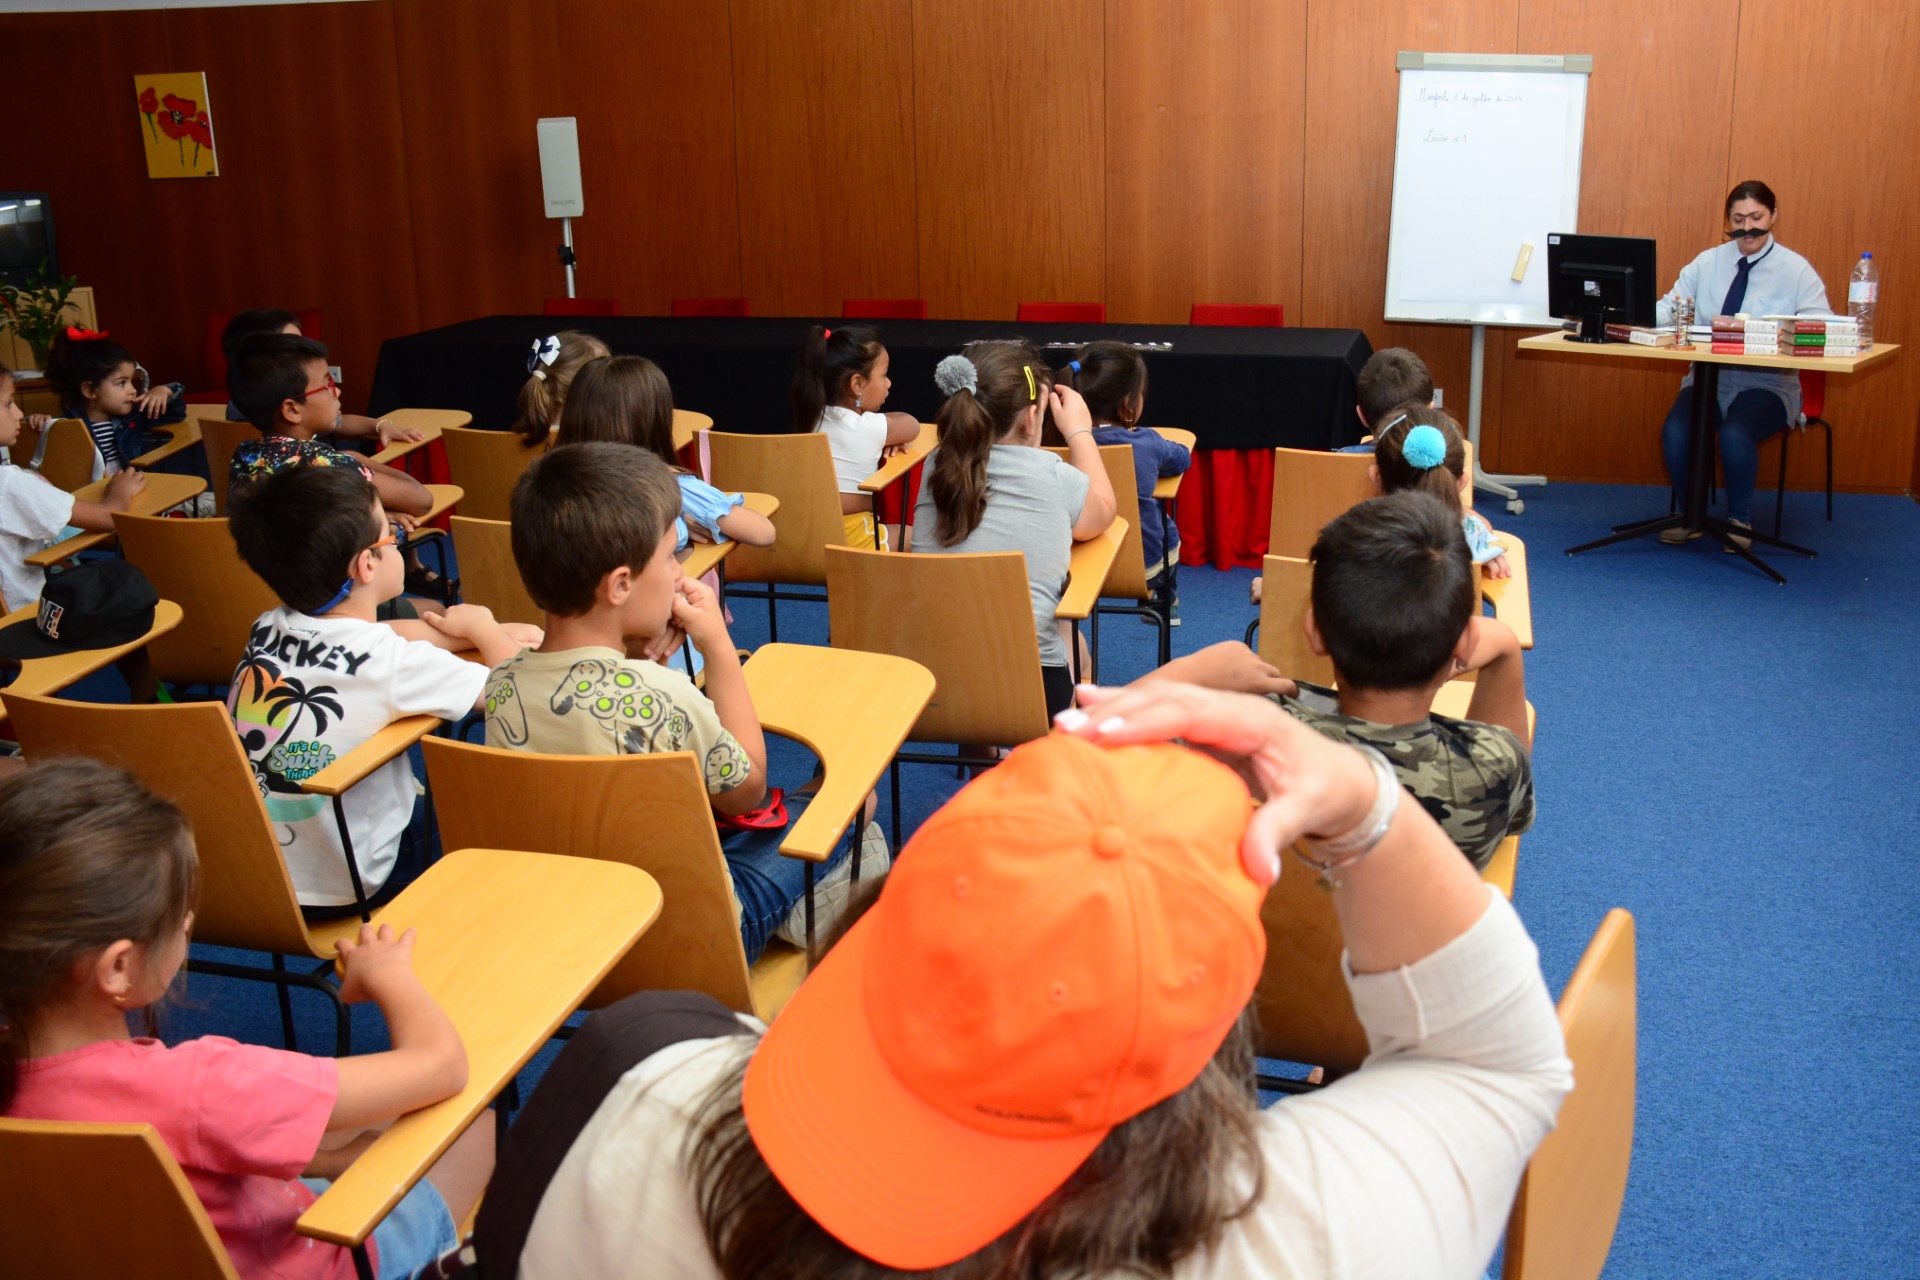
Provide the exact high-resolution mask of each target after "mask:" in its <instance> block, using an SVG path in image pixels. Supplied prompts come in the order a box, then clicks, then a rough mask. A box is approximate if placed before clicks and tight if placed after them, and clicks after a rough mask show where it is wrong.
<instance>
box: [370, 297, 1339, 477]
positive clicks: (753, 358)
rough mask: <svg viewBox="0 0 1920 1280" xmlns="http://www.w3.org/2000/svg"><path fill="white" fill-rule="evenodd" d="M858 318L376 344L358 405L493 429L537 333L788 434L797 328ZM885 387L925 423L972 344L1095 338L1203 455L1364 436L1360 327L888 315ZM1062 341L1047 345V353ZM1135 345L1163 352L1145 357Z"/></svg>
mask: <svg viewBox="0 0 1920 1280" xmlns="http://www.w3.org/2000/svg"><path fill="white" fill-rule="evenodd" d="M859 323H863V322H861V321H842V320H839V319H819V320H815V319H808V318H803V317H792V316H782V317H767V318H746V319H717V318H704V317H703V318H694V317H674V318H669V317H664V316H614V317H594V318H559V317H545V316H490V317H488V318H486V319H482V320H469V321H466V322H465V323H462V324H455V325H448V326H447V327H445V328H441V329H430V330H428V331H426V332H425V333H416V334H411V335H409V336H407V337H403V338H389V339H388V340H387V341H386V342H385V343H383V344H382V345H381V347H380V362H379V364H378V366H377V367H376V368H375V370H374V375H373V386H372V390H371V392H370V396H369V405H368V408H369V411H370V412H372V413H375V414H379V413H384V412H388V411H390V410H393V409H396V408H399V407H401V406H403V405H430V406H433V407H435V408H441V409H464V410H466V411H467V412H469V413H471V414H472V415H473V420H474V422H476V423H477V424H479V425H480V426H483V427H504V426H506V425H507V424H508V423H509V422H511V421H512V419H513V417H514V412H515V411H514V402H515V397H516V396H517V395H518V394H519V391H520V388H521V386H522V385H523V384H524V383H525V382H526V379H527V369H526V356H527V351H528V349H529V347H531V345H532V343H533V341H534V339H536V338H539V337H543V336H545V335H546V334H549V333H552V332H554V331H555V330H556V329H563V328H579V329H585V330H587V331H589V332H591V333H593V334H595V335H597V336H598V337H600V338H601V339H602V340H604V341H605V342H606V344H607V345H608V346H609V347H611V348H612V349H613V350H614V351H616V352H619V353H623V354H634V355H644V356H647V357H648V358H650V359H652V360H653V361H654V362H655V363H656V364H658V365H659V366H660V367H661V368H662V369H663V370H665V371H666V375H667V378H668V379H669V380H670V381H671V382H672V383H673V396H674V401H675V403H677V404H681V405H685V406H687V407H688V408H692V409H698V410H700V411H701V412H702V413H710V414H712V415H713V418H714V425H715V426H716V427H717V428H718V429H719V430H722V431H744V432H761V433H764V432H776V431H784V430H786V429H787V391H788V385H789V383H790V381H791V379H792V375H793V357H794V352H795V351H797V350H798V349H799V346H800V339H801V336H802V335H803V334H805V332H806V331H807V328H808V326H810V325H813V324H824V325H826V326H828V327H829V328H833V327H837V326H839V325H842V324H859ZM871 323H873V324H874V325H875V327H877V328H878V329H879V330H880V336H881V340H882V341H883V342H885V343H886V346H887V351H888V353H889V355H890V356H891V369H890V371H889V372H890V376H891V377H892V379H893V393H892V395H891V396H889V397H888V400H887V405H886V407H887V408H888V409H890V410H899V411H901V412H903V413H910V414H913V415H914V416H916V417H918V418H919V419H920V420H922V421H928V422H930V421H932V420H933V415H934V410H935V409H937V408H938V407H939V402H940V394H939V392H938V391H937V390H936V389H935V387H934V384H933V367H934V365H935V364H937V363H939V361H940V358H941V357H942V356H948V355H952V354H954V353H955V352H957V351H959V350H960V349H961V348H962V347H963V346H965V345H966V344H967V343H969V342H974V341H979V340H982V339H995V338H1010V337H1015V336H1021V337H1026V338H1028V339H1030V340H1031V341H1033V342H1035V343H1036V344H1040V345H1041V346H1042V349H1043V351H1044V354H1045V355H1046V357H1047V359H1048V361H1049V362H1050V363H1052V364H1053V365H1055V366H1056V367H1058V366H1060V365H1064V364H1066V362H1067V361H1068V360H1070V359H1071V358H1072V356H1073V352H1072V350H1071V347H1073V346H1077V345H1079V344H1080V343H1083V342H1091V341H1093V340H1094V339H1096V338H1113V339H1117V340H1119V341H1122V342H1132V343H1138V344H1142V346H1143V350H1144V354H1145V355H1146V358H1147V368H1148V369H1149V371H1150V375H1149V376H1150V381H1149V383H1148V395H1147V415H1146V419H1147V422H1148V423H1149V424H1158V423H1165V424H1166V425H1168V426H1173V427H1183V428H1185V429H1187V430H1189V431H1192V432H1194V433H1195V434H1196V435H1197V436H1198V437H1199V447H1200V448H1202V449H1271V448H1274V447H1276V446H1285V447H1288V448H1299V449H1327V448H1333V447H1336V446H1339V445H1343V444H1352V443H1353V442H1354V441H1356V440H1358V439H1359V423H1358V421H1357V420H1356V418H1355V417H1354V413H1353V407H1354V379H1355V376H1356V375H1357V374H1358V373H1359V372H1360V367H1361V366H1362V365H1363V364H1365V363H1366V360H1367V357H1368V356H1370V355H1371V354H1373V348H1372V346H1371V345H1370V344H1369V343H1368V341H1367V337H1366V335H1365V334H1364V333H1362V332H1361V331H1360V330H1358V329H1266V328H1259V329H1253V328H1215V327H1197V328H1196V327H1191V326H1188V325H1152V324H1104V325H1102V324H1013V323H1008V322H1000V321H982V320H886V321H877V322H871ZM1053 343H1057V344H1063V345H1060V346H1053V347H1049V346H1048V345H1047V344H1053ZM1145 344H1163V345H1159V346H1152V347H1148V346H1146V345H1145Z"/></svg>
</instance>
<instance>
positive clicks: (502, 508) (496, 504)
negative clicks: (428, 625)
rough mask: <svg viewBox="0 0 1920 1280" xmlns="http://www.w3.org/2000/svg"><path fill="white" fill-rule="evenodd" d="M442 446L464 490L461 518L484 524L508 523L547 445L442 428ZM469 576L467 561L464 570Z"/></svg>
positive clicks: (507, 434)
mask: <svg viewBox="0 0 1920 1280" xmlns="http://www.w3.org/2000/svg"><path fill="white" fill-rule="evenodd" d="M440 443H441V444H442V445H443V446H444V447H445V448H446V451H447V471H448V472H449V474H450V475H451V476H452V478H453V482H454V483H455V484H457V485H459V486H460V492H461V498H460V514H461V515H463V516H473V517H476V518H478V519H481V520H505V519H507V518H508V508H509V506H510V505H511V503H512V501H513V486H514V485H516V484H518V483H519V482H520V475H521V473H522V472H524V471H525V470H526V469H527V468H528V467H529V466H531V465H532V463H533V460H534V459H535V458H538V457H539V456H540V455H541V454H543V453H545V452H546V446H545V445H533V446H529V445H528V444H527V442H526V441H525V440H524V439H523V438H522V437H521V436H520V433H519V432H517V431H480V430H476V429H475V428H473V427H442V428H441V429H440ZM460 570H461V572H462V573H465V572H466V564H465V562H464V561H463V562H462V563H461V566H460Z"/></svg>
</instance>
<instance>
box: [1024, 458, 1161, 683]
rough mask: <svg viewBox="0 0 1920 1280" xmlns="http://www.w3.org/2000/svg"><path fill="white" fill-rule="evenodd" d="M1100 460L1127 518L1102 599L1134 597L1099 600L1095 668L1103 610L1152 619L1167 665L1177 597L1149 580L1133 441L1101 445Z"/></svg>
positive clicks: (1116, 509) (1118, 510) (1117, 509)
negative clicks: (1150, 584)
mask: <svg viewBox="0 0 1920 1280" xmlns="http://www.w3.org/2000/svg"><path fill="white" fill-rule="evenodd" d="M1048 452H1050V453H1052V454H1054V455H1055V456H1056V457H1059V458H1061V459H1065V458H1066V456H1067V451H1066V450H1065V449H1063V448H1061V447H1059V446H1058V445H1052V446H1049V447H1048ZM1100 462H1101V465H1103V466H1105V467H1106V469H1107V481H1108V483H1109V484H1111V485H1112V486H1113V504H1114V505H1113V513H1114V515H1116V516H1118V517H1119V518H1120V519H1122V520H1125V521H1126V522H1127V530H1126V536H1125V538H1124V539H1123V540H1122V541H1121V544H1120V551H1119V554H1118V555H1116V556H1115V557H1114V560H1113V568H1112V569H1110V570H1108V572H1107V580H1106V582H1105V583H1104V584H1103V585H1102V586H1101V588H1100V599H1101V600H1127V601H1130V602H1131V603H1129V604H1101V603H1099V602H1098V601H1096V602H1095V603H1094V606H1093V615H1092V618H1091V620H1090V621H1091V625H1092V629H1093V637H1092V641H1091V646H1090V647H1091V648H1092V651H1093V669H1094V670H1095V671H1098V670H1100V669H1101V668H1100V615H1101V614H1103V613H1124V614H1132V615H1133V616H1134V617H1137V618H1145V619H1146V620H1147V621H1148V622H1151V623H1153V624H1154V626H1155V627H1156V628H1157V629H1158V631H1159V635H1160V649H1159V661H1158V662H1157V663H1156V664H1155V665H1156V666H1161V667H1164V666H1166V665H1167V663H1168V662H1169V661H1171V660H1172V658H1173V622H1172V617H1171V613H1170V610H1171V609H1172V608H1173V597H1172V596H1171V595H1166V594H1165V593H1161V594H1160V595H1156V594H1155V592H1154V590H1153V589H1152V588H1150V587H1148V586H1147V562H1146V552H1145V551H1144V550H1143V549H1142V548H1141V545H1140V490H1139V488H1138V487H1137V486H1138V484H1139V481H1138V478H1137V477H1136V476H1135V475H1134V471H1133V446H1132V445H1130V444H1103V445H1101V446H1100ZM1163 597H1164V598H1163Z"/></svg>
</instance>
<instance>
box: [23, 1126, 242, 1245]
mask: <svg viewBox="0 0 1920 1280" xmlns="http://www.w3.org/2000/svg"><path fill="white" fill-rule="evenodd" d="M157 1270H164V1271H165V1272H166V1274H167V1275H169V1276H173V1277H177V1278H178V1280H239V1273H238V1272H236V1271H235V1270H234V1269H233V1263H232V1261H231V1260H230V1259H229V1258H228V1257H227V1250H226V1246H224V1245H222V1244H221V1243H220V1237H219V1235H218V1234H217V1233H216V1232H215V1231H214V1229H213V1223H212V1222H211V1221H210V1220H209V1219H208V1218H207V1211H206V1209H205V1208H203V1207H202V1206H201V1204H200V1197H199V1196H197V1195H195V1194H194V1191H193V1187H192V1186H191V1185H190V1184H189V1183H188V1182H187V1176H186V1174H184V1173H182V1172H181V1171H180V1165H179V1164H178V1163H177V1162H176V1161H175V1160H174V1158H173V1153H172V1152H171V1151H169V1150H167V1145H166V1143H164V1142H162V1141H161V1140H160V1135H159V1134H158V1133H156V1132H155V1131H154V1128H153V1126H152V1125H150V1124H79V1123H73V1122H69V1121H60V1120H8V1119H0V1275H7V1276H21V1277H26V1276H138V1275H149V1274H152V1273H154V1272H155V1271H157Z"/></svg>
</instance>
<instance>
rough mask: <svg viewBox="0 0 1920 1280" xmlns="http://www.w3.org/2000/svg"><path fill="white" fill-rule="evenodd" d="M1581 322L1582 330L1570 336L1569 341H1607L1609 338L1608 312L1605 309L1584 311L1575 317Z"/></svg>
mask: <svg viewBox="0 0 1920 1280" xmlns="http://www.w3.org/2000/svg"><path fill="white" fill-rule="evenodd" d="M1574 318H1575V319H1577V320H1578V321H1579V322H1580V332H1579V333H1577V334H1574V335H1573V336H1572V337H1571V338H1568V339H1567V341H1569V342H1605V341H1606V340H1607V313H1606V312H1605V311H1582V312H1580V313H1579V315H1577V316H1575V317H1574Z"/></svg>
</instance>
